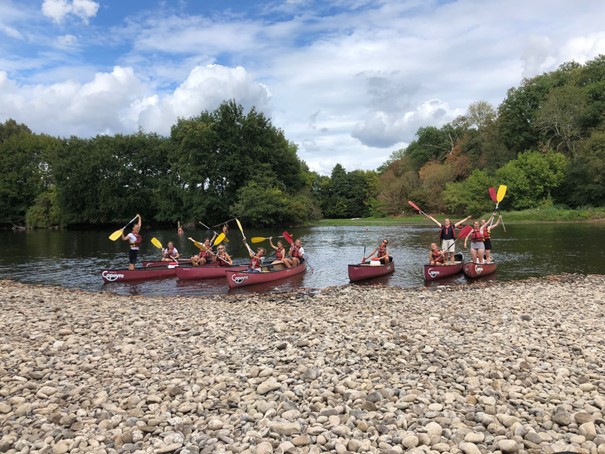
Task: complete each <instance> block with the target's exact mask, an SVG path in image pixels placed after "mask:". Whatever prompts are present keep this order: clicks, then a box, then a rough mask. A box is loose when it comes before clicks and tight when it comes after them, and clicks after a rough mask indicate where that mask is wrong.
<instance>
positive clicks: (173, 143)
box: [0, 56, 605, 227]
mask: <svg viewBox="0 0 605 454" xmlns="http://www.w3.org/2000/svg"><path fill="white" fill-rule="evenodd" d="M604 175H605V56H600V57H598V58H596V59H595V60H593V61H590V62H588V63H586V64H585V65H580V64H577V63H573V62H572V63H567V64H564V65H562V66H561V67H559V68H558V69H557V70H556V71H553V72H551V73H546V74H542V75H540V76H537V77H534V78H532V79H527V80H524V81H523V83H522V84H521V86H519V87H515V88H511V89H510V90H509V91H508V93H507V97H506V98H505V99H504V101H503V102H502V103H501V104H500V106H498V107H497V108H494V107H493V106H491V105H490V104H489V103H487V102H484V101H479V102H476V103H473V104H472V105H471V106H469V108H468V111H467V113H466V115H464V116H461V117H459V118H456V119H455V120H454V121H452V122H451V123H448V124H446V125H444V126H442V127H440V128H438V127H435V126H428V127H423V128H420V129H419V130H418V131H417V135H416V139H415V140H414V141H412V143H410V144H409V146H408V147H407V148H405V149H401V150H396V151H395V152H393V153H392V155H391V158H390V159H389V160H388V161H387V162H386V163H385V164H383V165H382V166H381V167H380V168H379V169H377V170H376V171H373V170H372V171H362V170H352V171H346V170H345V169H344V167H343V166H342V165H340V164H337V165H336V166H335V167H334V168H333V169H332V173H331V175H330V176H321V175H318V174H317V173H315V172H311V171H309V169H308V167H307V165H306V164H305V163H304V162H303V161H302V160H300V159H299V158H298V156H297V149H296V146H295V145H294V144H292V143H291V142H289V141H288V140H287V139H286V137H285V136H284V134H283V132H282V131H281V130H279V129H277V128H275V127H274V126H273V125H272V124H271V122H270V121H269V119H267V118H266V117H265V116H264V115H263V114H261V113H258V112H256V111H255V109H251V110H250V111H249V112H247V113H245V112H244V111H243V108H242V107H241V106H240V105H238V104H237V103H236V102H235V101H226V102H224V103H223V104H221V105H220V106H219V107H218V108H217V109H216V110H215V111H212V112H209V111H205V112H202V113H201V114H200V115H199V116H197V117H193V118H186V119H184V118H183V119H179V120H178V122H177V123H176V124H175V125H173V126H172V130H171V134H170V137H162V136H158V135H156V134H149V133H145V132H142V131H139V132H138V133H136V134H131V135H115V136H97V137H94V138H87V139H83V138H78V137H70V138H65V139H60V138H55V137H50V136H47V135H43V134H33V133H32V132H31V130H30V129H29V128H28V127H27V126H25V125H21V124H17V123H16V122H15V121H14V120H7V121H6V122H4V123H3V124H0V219H2V221H0V223H1V224H3V225H5V226H11V225H23V224H27V225H28V226H30V227H51V226H73V225H77V224H83V225H96V224H106V223H116V222H118V223H119V222H121V221H123V220H128V219H130V218H131V217H132V216H133V215H134V214H135V213H141V215H142V216H143V218H144V219H145V221H146V222H156V223H176V222H177V221H180V222H181V223H183V224H186V223H196V222H197V221H198V220H203V222H205V223H206V224H209V223H212V224H215V223H219V222H221V221H224V220H226V219H230V218H232V217H238V218H239V219H241V220H242V221H244V222H246V223H248V224H251V225H257V226H261V225H278V224H281V225H290V224H300V223H303V222H306V221H309V220H314V219H319V218H321V217H327V218H361V217H368V216H382V215H399V214H401V213H402V212H405V211H408V212H409V211H410V207H409V206H408V204H407V203H406V202H407V200H414V201H415V202H416V203H417V204H419V205H421V206H422V208H423V209H424V211H427V212H429V211H430V212H443V211H447V212H450V213H455V212H458V213H472V214H478V213H482V212H486V211H489V210H490V208H492V207H493V202H492V201H491V199H490V198H489V195H488V192H487V189H488V187H490V186H495V187H496V186H498V185H500V184H506V185H507V186H508V192H507V196H506V198H505V200H504V201H503V202H502V204H501V208H503V209H513V210H526V209H532V208H537V207H553V206H563V207H570V208H588V207H603V206H605V177H604Z"/></svg>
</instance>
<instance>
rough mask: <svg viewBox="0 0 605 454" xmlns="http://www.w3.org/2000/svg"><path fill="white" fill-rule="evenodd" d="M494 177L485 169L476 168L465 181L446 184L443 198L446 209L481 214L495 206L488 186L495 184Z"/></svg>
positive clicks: (475, 214)
mask: <svg viewBox="0 0 605 454" xmlns="http://www.w3.org/2000/svg"><path fill="white" fill-rule="evenodd" d="M492 183H493V178H492V177H490V176H489V175H488V173H487V172H486V171H485V170H479V169H475V170H474V171H473V173H472V174H471V175H470V176H469V177H468V178H467V179H466V180H464V181H461V182H452V183H447V184H446V185H445V191H444V192H443V200H444V202H445V205H446V207H447V209H446V211H448V212H452V213H469V214H472V215H474V216H479V215H481V214H482V213H484V212H486V211H489V210H490V208H493V201H492V200H491V199H490V197H489V193H488V188H489V187H490V186H493V184H492Z"/></svg>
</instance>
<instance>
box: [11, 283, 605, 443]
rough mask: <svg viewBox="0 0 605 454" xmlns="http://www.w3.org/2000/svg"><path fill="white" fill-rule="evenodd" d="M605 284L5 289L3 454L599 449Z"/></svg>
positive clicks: (604, 402) (604, 404)
mask: <svg viewBox="0 0 605 454" xmlns="http://www.w3.org/2000/svg"><path fill="white" fill-rule="evenodd" d="M604 294H605V276H579V275H563V276H557V277H551V278H543V279H531V280H527V281H522V282H506V283H495V284H480V283H479V284H476V285H470V286H449V287H437V288H430V289H429V288H418V289H402V288H394V287H383V286H375V287H372V286H349V285H347V286H342V287H337V288H328V289H323V290H320V291H318V290H309V289H301V290H300V291H297V292H292V293H287V294H267V295H263V294H246V295H223V296H217V297H212V298H207V297H204V298H195V297H127V296H117V295H108V294H106V293H103V294H97V293H88V292H84V291H78V290H73V289H71V290H67V289H61V288H56V287H42V286H31V285H24V284H19V283H15V282H10V281H0V295H2V296H0V340H1V342H0V344H1V345H0V433H1V435H0V436H1V438H0V452H9V453H54V454H62V453H68V452H69V453H180V454H193V453H211V452H217V453H218V452H242V453H258V454H265V453H286V452H288V453H319V452H336V453H345V452H369V453H378V452H380V453H401V452H408V453H443V452H446V453H448V452H451V453H466V454H475V453H488V452H489V453H492V452H494V453H553V452H561V451H573V452H578V453H599V454H600V453H605V418H604V416H603V415H604V413H605V302H604V301H603V299H604V298H603V295H604Z"/></svg>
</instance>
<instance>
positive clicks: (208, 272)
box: [176, 263, 248, 280]
mask: <svg viewBox="0 0 605 454" xmlns="http://www.w3.org/2000/svg"><path fill="white" fill-rule="evenodd" d="M247 269H248V265H231V266H219V265H218V263H209V264H207V265H200V266H179V267H177V269H176V277H177V278H178V279H181V280H193V279H213V278H217V277H225V272H226V271H227V270H231V271H244V270H247Z"/></svg>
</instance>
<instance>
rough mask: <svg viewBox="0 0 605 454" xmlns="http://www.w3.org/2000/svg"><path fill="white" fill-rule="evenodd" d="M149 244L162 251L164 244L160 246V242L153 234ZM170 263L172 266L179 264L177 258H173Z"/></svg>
mask: <svg viewBox="0 0 605 454" xmlns="http://www.w3.org/2000/svg"><path fill="white" fill-rule="evenodd" d="M151 244H153V245H154V246H155V247H157V248H158V249H160V250H161V251H162V252H163V250H164V246H162V242H161V241H160V240H158V239H157V238H156V237H155V236H154V237H153V238H152V239H151ZM168 258H172V257H168ZM166 261H168V260H166ZM170 265H172V267H175V266H178V265H179V261H178V259H174V258H173V259H172V262H171V263H170Z"/></svg>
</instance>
